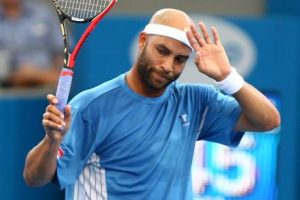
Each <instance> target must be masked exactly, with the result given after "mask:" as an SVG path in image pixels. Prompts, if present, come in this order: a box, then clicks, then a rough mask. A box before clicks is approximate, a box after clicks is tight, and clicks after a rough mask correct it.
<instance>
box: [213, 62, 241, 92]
mask: <svg viewBox="0 0 300 200" xmlns="http://www.w3.org/2000/svg"><path fill="white" fill-rule="evenodd" d="M215 83H216V85H217V86H218V87H219V88H220V89H221V90H223V91H224V92H225V93H226V94H229V95H231V94H234V93H236V92H238V91H239V90H240V89H241V88H242V87H243V86H244V84H245V81H244V79H243V77H242V76H241V75H240V74H239V73H238V72H237V71H236V69H235V68H233V67H231V72H230V73H229V75H228V76H227V77H226V78H225V79H224V80H222V81H215Z"/></svg>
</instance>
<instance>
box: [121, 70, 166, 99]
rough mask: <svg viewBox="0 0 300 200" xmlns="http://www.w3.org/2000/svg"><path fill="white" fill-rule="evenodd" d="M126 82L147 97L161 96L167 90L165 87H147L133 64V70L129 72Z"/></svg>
mask: <svg viewBox="0 0 300 200" xmlns="http://www.w3.org/2000/svg"><path fill="white" fill-rule="evenodd" d="M126 82H127V84H128V86H129V88H131V89H132V90H133V91H135V92H136V93H138V94H140V95H142V96H145V97H159V96H161V95H162V94H163V93H164V91H165V89H162V90H154V89H151V88H149V87H147V86H146V85H145V83H144V82H143V81H142V80H141V78H140V76H139V74H138V72H137V69H136V67H135V66H133V67H132V68H131V70H130V71H129V72H128V73H127V75H126Z"/></svg>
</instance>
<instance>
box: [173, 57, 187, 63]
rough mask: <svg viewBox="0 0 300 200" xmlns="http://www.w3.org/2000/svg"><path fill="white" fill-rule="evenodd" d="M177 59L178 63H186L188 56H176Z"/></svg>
mask: <svg viewBox="0 0 300 200" xmlns="http://www.w3.org/2000/svg"><path fill="white" fill-rule="evenodd" d="M176 61H177V62H178V63H185V62H186V61H187V58H176Z"/></svg>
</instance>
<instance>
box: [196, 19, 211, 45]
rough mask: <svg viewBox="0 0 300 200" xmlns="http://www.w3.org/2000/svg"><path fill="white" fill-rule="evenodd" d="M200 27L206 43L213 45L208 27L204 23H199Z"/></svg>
mask: <svg viewBox="0 0 300 200" xmlns="http://www.w3.org/2000/svg"><path fill="white" fill-rule="evenodd" d="M199 27H200V29H201V32H202V34H203V37H204V39H205V41H206V43H208V44H211V39H210V37H209V34H208V32H207V28H206V25H205V24H204V23H203V22H199Z"/></svg>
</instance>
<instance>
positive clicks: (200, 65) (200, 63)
mask: <svg viewBox="0 0 300 200" xmlns="http://www.w3.org/2000/svg"><path fill="white" fill-rule="evenodd" d="M195 64H196V66H197V68H198V70H199V71H200V72H202V71H203V67H204V66H203V65H204V63H203V61H202V56H201V54H200V52H196V55H195Z"/></svg>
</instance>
